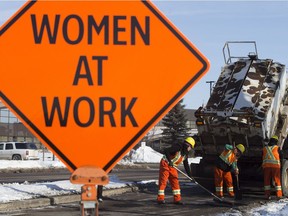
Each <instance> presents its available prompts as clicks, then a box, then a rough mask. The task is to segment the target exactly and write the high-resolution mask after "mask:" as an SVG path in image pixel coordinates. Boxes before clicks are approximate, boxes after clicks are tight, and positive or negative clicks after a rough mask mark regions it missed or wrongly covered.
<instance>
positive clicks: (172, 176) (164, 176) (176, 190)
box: [157, 152, 185, 202]
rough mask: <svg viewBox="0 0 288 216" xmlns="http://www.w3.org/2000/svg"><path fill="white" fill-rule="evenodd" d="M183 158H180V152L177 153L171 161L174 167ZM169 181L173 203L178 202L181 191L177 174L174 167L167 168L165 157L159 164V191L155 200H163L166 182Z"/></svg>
mask: <svg viewBox="0 0 288 216" xmlns="http://www.w3.org/2000/svg"><path fill="white" fill-rule="evenodd" d="M184 159H185V158H184V157H183V156H181V152H177V153H176V155H175V157H174V158H173V159H171V161H172V162H173V165H174V166H177V165H179V164H180V163H181V162H182V161H183V160H184ZM168 180H169V182H170V184H171V188H172V193H173V196H174V202H179V201H180V200H181V191H180V185H179V180H178V172H177V170H176V169H175V168H174V167H171V166H169V164H168V162H167V160H166V157H165V156H164V157H163V158H162V159H161V162H160V169H159V183H158V184H159V190H158V196H157V200H158V201H162V200H164V199H165V188H166V186H167V181H168Z"/></svg>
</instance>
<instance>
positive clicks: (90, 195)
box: [70, 166, 109, 216]
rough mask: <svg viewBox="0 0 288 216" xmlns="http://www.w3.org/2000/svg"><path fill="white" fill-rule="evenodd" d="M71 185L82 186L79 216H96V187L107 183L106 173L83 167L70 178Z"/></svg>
mask: <svg viewBox="0 0 288 216" xmlns="http://www.w3.org/2000/svg"><path fill="white" fill-rule="evenodd" d="M70 182H71V183H72V184H83V186H82V187H81V203H80V208H81V216H88V215H89V216H98V200H97V190H96V186H97V185H106V184H108V183H109V177H108V175H107V174H106V172H105V171H104V170H103V169H101V168H99V167H95V166H84V167H79V168H78V169H76V170H75V171H74V172H73V173H72V175H71V177H70Z"/></svg>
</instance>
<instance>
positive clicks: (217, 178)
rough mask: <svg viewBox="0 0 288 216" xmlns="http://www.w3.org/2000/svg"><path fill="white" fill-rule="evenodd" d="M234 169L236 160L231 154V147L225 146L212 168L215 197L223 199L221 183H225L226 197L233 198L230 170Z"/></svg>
mask: <svg viewBox="0 0 288 216" xmlns="http://www.w3.org/2000/svg"><path fill="white" fill-rule="evenodd" d="M236 169H238V168H237V158H236V155H235V154H234V152H233V146H231V145H228V144H226V145H225V150H224V151H223V152H222V153H221V155H220V156H219V157H218V160H217V161H216V166H215V168H214V182H215V191H216V195H217V196H219V197H223V182H225V183H226V186H227V192H228V195H229V196H231V197H234V188H233V180H232V175H231V170H236Z"/></svg>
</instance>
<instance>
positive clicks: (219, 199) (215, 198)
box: [174, 166, 234, 205]
mask: <svg viewBox="0 0 288 216" xmlns="http://www.w3.org/2000/svg"><path fill="white" fill-rule="evenodd" d="M174 168H175V169H176V170H177V171H178V172H180V173H181V174H182V175H184V176H185V177H186V178H188V179H189V180H190V181H191V182H193V183H195V184H196V185H198V186H199V187H201V188H202V189H203V190H205V191H206V192H207V193H209V194H210V195H211V196H213V197H214V200H215V201H218V202H221V203H226V204H230V205H234V203H232V202H229V201H226V200H223V199H222V198H220V197H218V196H216V195H215V194H213V193H212V192H211V191H209V190H208V189H207V188H205V187H204V186H202V185H201V184H199V183H198V182H197V181H196V180H195V179H194V178H193V177H192V178H191V177H190V176H188V175H187V174H186V173H184V172H183V171H182V170H180V169H179V168H178V167H176V166H174Z"/></svg>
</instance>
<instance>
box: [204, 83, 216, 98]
mask: <svg viewBox="0 0 288 216" xmlns="http://www.w3.org/2000/svg"><path fill="white" fill-rule="evenodd" d="M206 83H209V84H210V96H211V94H212V90H213V84H214V83H215V81H206Z"/></svg>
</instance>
